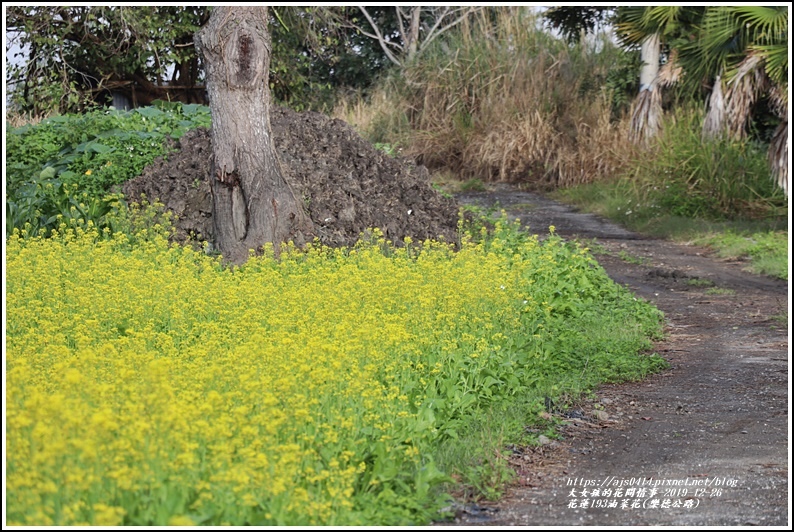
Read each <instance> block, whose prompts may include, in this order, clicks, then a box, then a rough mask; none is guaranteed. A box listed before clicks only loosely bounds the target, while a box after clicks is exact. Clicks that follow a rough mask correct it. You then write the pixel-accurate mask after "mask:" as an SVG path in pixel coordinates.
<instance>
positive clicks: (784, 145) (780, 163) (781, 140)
mask: <svg viewBox="0 0 794 532" xmlns="http://www.w3.org/2000/svg"><path fill="white" fill-rule="evenodd" d="M769 166H771V167H772V178H773V179H774V180H775V181H776V182H777V184H778V186H779V187H780V188H782V189H783V192H784V193H785V194H786V197H788V120H784V121H782V122H781V123H780V125H779V126H778V127H777V129H776V130H775V134H774V135H772V141H771V142H770V143H769Z"/></svg>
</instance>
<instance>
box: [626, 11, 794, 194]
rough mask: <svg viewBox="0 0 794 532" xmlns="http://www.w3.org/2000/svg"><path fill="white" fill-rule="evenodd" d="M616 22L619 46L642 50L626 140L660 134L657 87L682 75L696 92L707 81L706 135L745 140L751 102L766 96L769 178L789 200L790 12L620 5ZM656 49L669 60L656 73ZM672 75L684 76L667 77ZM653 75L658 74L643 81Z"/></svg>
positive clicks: (659, 101) (704, 126)
mask: <svg viewBox="0 0 794 532" xmlns="http://www.w3.org/2000/svg"><path fill="white" fill-rule="evenodd" d="M617 20H618V24H617V30H618V36H619V38H620V40H621V41H622V43H623V44H624V45H626V46H631V45H637V44H640V43H642V45H643V49H642V57H643V62H644V63H645V65H644V67H643V72H642V73H641V88H640V94H639V95H638V96H637V99H636V100H635V103H634V106H633V111H632V117H631V126H632V127H631V133H630V138H631V140H633V141H635V142H640V141H647V139H649V138H651V137H653V136H654V135H655V134H656V133H657V132H658V128H659V119H660V117H661V113H662V109H661V96H660V94H659V90H660V89H661V88H662V86H663V82H664V81H665V80H666V81H667V83H673V82H675V81H677V80H678V78H679V77H681V78H682V80H683V82H684V83H685V84H686V85H687V86H688V87H690V88H691V89H692V90H693V91H695V90H699V88H700V86H701V84H702V83H704V82H706V83H709V82H710V83H712V92H711V95H710V97H709V99H708V113H707V115H706V118H705V120H704V123H703V136H704V137H705V138H709V137H714V136H717V135H721V134H724V133H725V134H728V135H730V136H731V137H733V138H739V137H741V136H743V135H745V133H746V129H747V124H748V123H749V121H750V118H751V113H752V109H753V106H754V104H755V102H756V101H757V100H758V98H760V97H761V96H763V95H767V96H769V98H770V101H771V102H772V103H773V108H774V110H775V111H776V113H777V115H778V116H779V117H780V119H781V123H780V126H779V127H778V129H777V131H776V132H775V134H774V135H773V138H772V142H771V145H770V151H769V161H770V164H771V168H772V174H773V177H774V178H775V180H776V181H777V183H778V185H780V187H781V188H783V190H784V191H785V193H786V195H788V119H787V116H788V8H787V7H785V6H777V7H765V6H733V7H725V6H718V7H716V6H715V7H679V6H651V7H639V6H633V7H625V8H620V9H619V10H618V16H617ZM657 42H658V43H659V44H656V43H657ZM660 52H664V53H665V54H666V56H667V58H668V61H667V63H666V65H665V67H662V68H661V69H659V67H658V64H659V59H658V57H657V58H654V54H657V55H658V54H659V53H660ZM679 69H680V70H679ZM676 71H682V72H683V74H684V75H683V76H676V75H671V72H676ZM650 76H655V77H653V79H652V80H651V81H648V79H649V77H650Z"/></svg>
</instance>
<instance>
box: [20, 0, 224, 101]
mask: <svg viewBox="0 0 794 532" xmlns="http://www.w3.org/2000/svg"><path fill="white" fill-rule="evenodd" d="M208 16H209V14H208V9H207V8H204V7H182V6H161V7H126V6H121V7H119V6H116V7H102V6H92V7H87V6H80V7H67V6H11V7H8V8H7V11H6V26H7V33H9V34H10V35H11V36H12V38H11V39H10V41H9V43H8V46H15V47H17V48H18V50H19V51H18V52H16V54H17V56H19V57H16V58H15V59H16V61H12V62H9V61H8V57H7V59H6V65H7V67H8V68H7V75H6V80H7V82H8V84H9V87H12V88H13V95H14V103H16V104H17V106H18V107H19V108H20V109H21V110H22V111H25V112H31V113H34V114H48V113H50V112H61V113H64V112H68V111H79V110H82V109H84V108H85V107H86V106H88V105H91V104H93V102H95V101H100V102H103V103H109V99H108V97H109V96H110V92H109V91H110V90H118V91H121V92H126V93H127V94H128V96H129V99H130V100H131V101H132V102H133V103H134V104H142V105H147V104H148V103H149V102H151V101H152V100H154V99H181V100H183V101H199V100H201V99H203V87H200V88H196V86H197V85H198V82H199V79H200V76H201V73H200V69H199V65H198V59H197V57H196V55H195V51H194V49H193V42H192V41H193V33H195V31H196V30H197V29H198V28H199V27H200V26H201V25H202V24H203V23H204V22H206V21H207V18H208ZM6 52H7V55H8V52H9V48H7V50H6ZM20 59H21V60H20ZM191 89H196V90H194V91H193V92H191Z"/></svg>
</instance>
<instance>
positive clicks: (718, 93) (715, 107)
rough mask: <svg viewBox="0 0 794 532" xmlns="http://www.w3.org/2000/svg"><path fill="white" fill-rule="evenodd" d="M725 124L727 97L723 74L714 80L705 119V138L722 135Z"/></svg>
mask: <svg viewBox="0 0 794 532" xmlns="http://www.w3.org/2000/svg"><path fill="white" fill-rule="evenodd" d="M724 126H725V97H724V95H723V91H722V76H717V79H715V80H714V87H712V89H711V95H710V96H709V101H708V112H707V113H706V118H705V119H704V120H703V130H702V131H701V137H702V138H703V139H713V138H716V137H718V136H719V135H721V134H722V133H723V131H724Z"/></svg>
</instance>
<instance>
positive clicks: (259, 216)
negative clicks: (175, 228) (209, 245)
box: [195, 6, 312, 264]
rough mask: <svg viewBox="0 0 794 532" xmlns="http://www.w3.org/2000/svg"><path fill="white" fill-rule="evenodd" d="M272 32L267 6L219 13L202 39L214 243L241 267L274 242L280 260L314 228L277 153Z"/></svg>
mask: <svg viewBox="0 0 794 532" xmlns="http://www.w3.org/2000/svg"><path fill="white" fill-rule="evenodd" d="M267 25H268V16H267V8H266V7H248V6H245V7H226V6H222V7H221V6H219V7H216V8H214V9H213V10H212V15H211V16H210V19H209V21H208V22H207V24H206V26H204V27H203V28H202V29H201V30H199V31H198V32H197V33H196V36H195V43H196V47H197V50H198V53H199V54H200V55H201V57H202V59H203V61H204V66H205V69H206V76H207V82H206V85H207V92H208V95H209V100H210V111H211V112H212V131H211V138H212V146H213V151H214V155H215V157H214V163H213V169H212V177H211V187H210V188H211V191H212V209H213V211H212V213H213V224H214V227H215V240H216V245H217V246H218V249H219V251H220V252H221V254H222V255H223V257H224V260H225V261H227V262H231V263H234V264H240V263H243V262H245V260H246V259H247V258H248V255H249V250H251V249H254V250H259V249H260V248H261V247H262V246H263V245H264V244H265V243H267V242H270V243H272V244H273V246H274V249H275V251H276V253H278V251H279V246H280V244H281V243H282V242H286V241H288V240H294V241H295V243H296V244H298V245H301V244H302V243H303V242H304V241H305V240H306V238H307V237H308V235H309V233H310V232H311V229H312V225H311V220H310V219H309V217H308V216H307V215H306V213H305V212H304V210H303V205H302V202H301V201H299V200H298V199H297V198H296V197H295V194H294V192H293V190H292V187H290V184H289V183H288V182H287V181H286V180H285V179H284V176H283V174H282V171H281V166H280V163H279V160H278V157H277V155H276V153H275V150H274V148H273V142H272V133H271V129H270V87H269V81H268V69H269V66H270V51H271V46H270V34H269V32H268V29H267Z"/></svg>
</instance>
